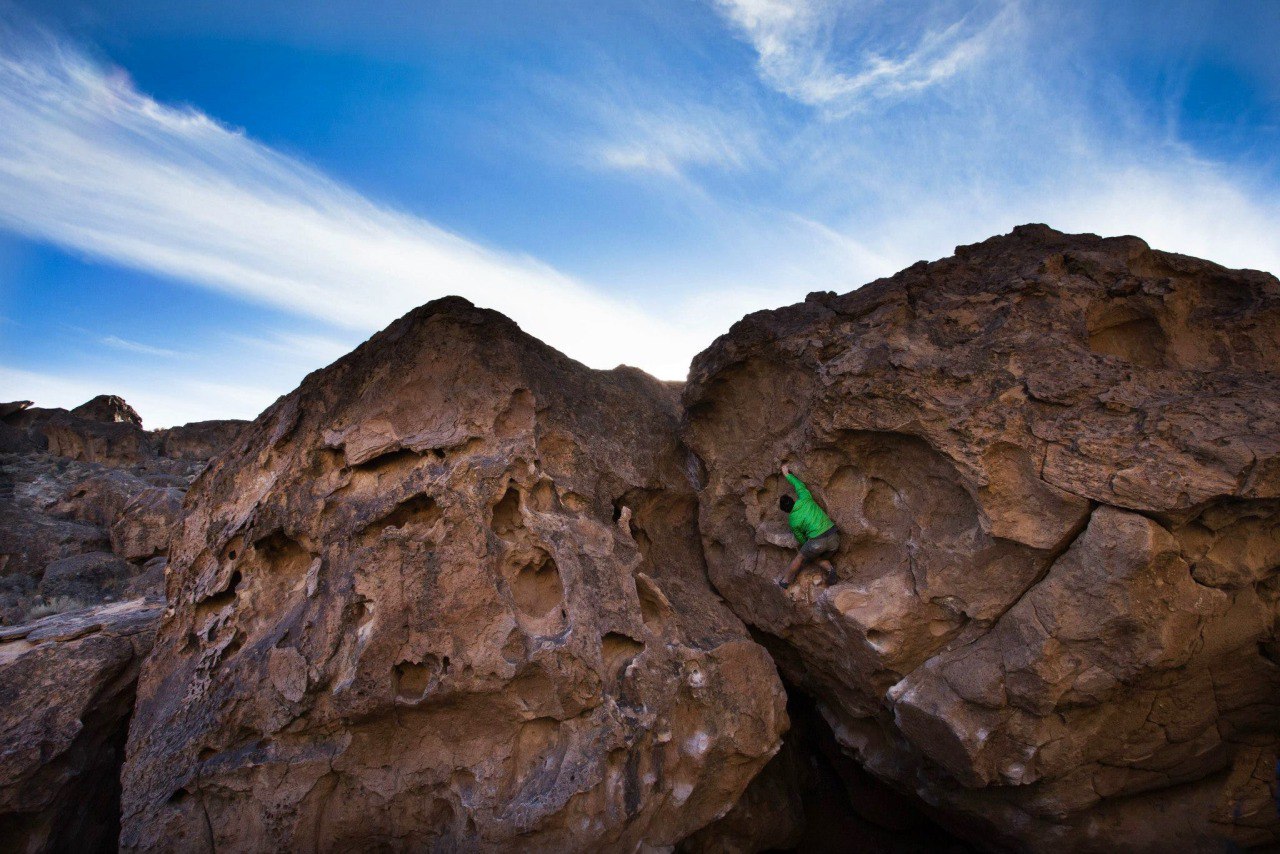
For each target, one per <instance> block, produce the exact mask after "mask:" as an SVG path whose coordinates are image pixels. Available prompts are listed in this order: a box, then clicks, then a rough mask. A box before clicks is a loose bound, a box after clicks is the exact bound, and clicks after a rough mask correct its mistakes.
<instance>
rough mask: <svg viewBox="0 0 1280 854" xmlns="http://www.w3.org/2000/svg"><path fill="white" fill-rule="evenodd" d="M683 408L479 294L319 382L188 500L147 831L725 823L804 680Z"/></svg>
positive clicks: (496, 844)
mask: <svg viewBox="0 0 1280 854" xmlns="http://www.w3.org/2000/svg"><path fill="white" fill-rule="evenodd" d="M679 417H680V415H679V408H678V402H677V400H676V398H675V396H674V394H673V393H672V392H671V390H670V389H668V388H667V387H665V386H664V385H663V384H661V383H659V382H657V381H656V380H654V379H652V378H651V377H648V376H646V375H645V374H643V373H641V372H639V371H636V370H633V369H629V368H619V369H616V370H613V371H593V370H589V369H587V368H585V367H583V366H582V365H580V364H578V363H576V362H573V361H571V360H570V359H568V358H567V357H565V356H563V355H561V354H560V353H558V352H556V351H554V350H552V349H550V348H548V347H546V346H545V345H542V344H541V343H539V342H537V341H535V340H534V339H532V338H530V337H528V336H527V335H525V334H524V333H522V332H520V330H519V329H518V328H517V327H516V326H515V324H513V323H512V322H511V321H509V320H507V319H506V318H504V317H502V316H501V315H498V314H496V313H494V312H490V311H483V310H479V309H476V308H474V307H472V306H471V305H470V304H469V303H467V302H465V301H463V300H460V299H456V298H452V299H447V300H441V301H437V302H435V303H431V304H429V305H427V306H424V307H422V308H420V309H417V310H415V311H413V312H411V313H410V314H409V315H406V316H405V317H404V318H402V319H400V320H399V321H397V322H396V323H394V324H392V326H390V327H389V328H388V329H386V330H384V331H383V332H381V333H379V334H378V335H376V336H374V338H372V339H371V340H370V341H369V342H367V343H366V344H364V345H363V346H361V347H360V348H359V349H357V350H356V351H355V352H354V353H352V354H350V355H348V356H346V357H344V358H343V359H341V360H339V361H338V362H336V363H335V364H334V365H332V366H330V367H329V368H327V369H325V370H323V371H320V372H317V373H315V374H312V375H311V376H309V377H308V378H307V379H306V381H304V383H303V384H302V386H301V387H300V388H299V389H298V390H297V391H295V392H293V393H292V394H290V395H288V396H286V397H284V398H282V399H281V400H280V401H278V402H277V403H276V404H275V405H274V406H272V407H271V408H270V409H269V410H267V412H265V413H263V415H262V416H261V417H260V418H259V419H258V420H257V421H256V422H255V423H254V424H253V425H252V426H251V427H250V428H249V429H247V430H246V431H244V432H242V433H241V435H240V437H239V438H238V439H237V440H236V442H235V444H234V445H233V447H232V448H231V449H229V450H228V451H227V452H226V453H224V454H223V455H221V456H220V457H218V458H217V459H215V461H214V462H213V463H212V464H211V465H210V467H209V469H208V470H206V472H205V473H204V474H203V475H202V477H201V478H200V479H199V480H198V481H197V482H196V484H195V485H194V486H193V488H192V491H191V493H190V495H189V497H188V507H189V515H188V516H187V518H186V520H185V522H184V526H183V532H182V535H181V536H180V537H179V538H178V539H177V540H176V541H175V544H174V546H173V548H172V550H171V553H170V554H171V560H172V563H171V570H172V572H171V575H170V576H169V584H168V591H167V592H168V598H169V601H170V604H171V612H170V613H169V614H168V615H167V617H166V618H165V620H164V621H163V623H162V626H161V629H160V632H159V636H158V640H157V645H156V648H155V651H154V653H153V655H152V656H151V658H150V659H149V660H148V662H147V665H146V667H145V668H144V673H143V676H142V679H141V682H140V686H139V702H138V708H137V713H136V716H135V719H134V723H133V725H132V728H131V733H130V741H129V761H128V763H127V765H126V769H125V772H124V789H125V794H124V816H123V832H122V836H121V841H122V845H123V847H124V848H125V849H127V850H175V849H180V850H207V851H212V850H213V849H214V848H215V847H216V848H219V849H222V848H227V849H230V850H239V851H269V850H270V851H274V850H285V849H289V850H296V849H306V850H317V849H318V850H348V849H362V850H364V849H377V850H410V849H412V850H427V849H430V850H440V851H454V850H466V851H474V850H494V851H497V850H513V849H515V848H518V849H520V850H525V851H599V850H620V851H621V850H626V851H633V850H637V847H642V846H646V845H647V846H651V847H657V848H662V847H669V846H671V845H673V844H675V843H676V842H677V841H679V840H680V839H682V838H684V837H686V836H688V835H690V834H691V833H693V832H694V831H696V830H697V829H698V828H700V827H702V826H704V825H706V824H708V823H709V822H711V821H712V820H714V819H715V818H716V817H717V816H719V815H721V814H723V813H725V812H727V811H728V810H729V809H730V808H731V807H732V806H733V804H734V803H735V802H736V801H737V799H738V797H739V795H740V794H741V793H742V791H743V789H744V788H745V787H746V786H747V784H748V782H749V781H750V780H751V778H752V777H753V776H754V775H755V774H756V772H757V771H759V770H760V768H762V767H763V766H764V765H765V764H766V762H767V761H768V760H769V758H770V757H771V756H772V755H773V753H774V752H775V751H776V750H777V749H778V747H779V744H780V737H779V736H780V733H781V732H782V730H783V729H784V728H785V726H786V714H785V706H784V694H783V691H782V688H781V685H780V682H779V681H778V678H777V675H776V671H775V670H774V666H773V664H772V662H771V661H770V659H769V657H768V655H767V654H766V653H765V651H764V650H763V648H761V647H760V646H759V645H757V644H756V643H754V642H752V641H751V640H750V639H749V638H748V636H747V633H746V631H745V629H744V627H743V625H742V624H741V623H740V622H739V621H738V620H737V618H735V617H734V616H733V615H732V613H730V612H729V610H728V609H727V608H725V607H724V605H723V603H722V602H721V601H720V600H719V598H718V597H717V596H716V595H715V594H714V593H713V592H712V591H711V589H710V587H709V586H708V584H707V581H706V577H705V567H704V564H703V560H702V555H701V550H700V545H699V541H698V534H697V528H696V500H695V497H694V493H693V488H692V485H691V482H690V477H691V472H692V471H693V468H694V465H693V461H692V459H691V458H690V457H689V456H688V453H687V452H686V451H685V449H684V448H683V446H682V445H681V444H680V441H679V438H678V425H679Z"/></svg>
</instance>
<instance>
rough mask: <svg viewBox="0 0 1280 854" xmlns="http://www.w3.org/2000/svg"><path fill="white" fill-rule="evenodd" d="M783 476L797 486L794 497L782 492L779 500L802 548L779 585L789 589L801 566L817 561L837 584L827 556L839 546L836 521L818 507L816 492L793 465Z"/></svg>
mask: <svg viewBox="0 0 1280 854" xmlns="http://www.w3.org/2000/svg"><path fill="white" fill-rule="evenodd" d="M782 475H783V477H785V478H786V479H787V481H788V482H789V483H790V484H791V485H792V486H794V487H795V488H796V497H795V499H794V500H793V499H792V498H791V496H790V495H783V496H782V497H781V498H779V499H778V506H779V507H781V508H782V512H783V513H786V514H787V524H788V525H790V526H791V533H793V534H795V535H796V542H797V543H799V545H800V551H799V552H798V553H797V554H796V557H795V560H793V561H791V566H789V567H787V575H786V577H785V578H782V579H779V581H778V586H779V587H781V588H782V589H783V590H786V589H787V588H788V587H790V586H791V585H792V584H794V583H795V580H796V576H797V575H799V574H800V569H801V567H803V566H804V565H805V564H806V563H811V562H816V563H817V564H818V566H820V567H822V569H823V570H824V571H825V572H826V579H827V584H828V585H831V584H835V583H836V581H837V578H836V568H835V567H834V566H832V565H831V561H830V560H828V559H827V556H828V555H833V554H835V553H836V550H837V549H839V548H840V532H839V531H837V530H836V523H835V522H832V521H831V517H830V516H828V515H827V514H826V512H825V511H823V509H822V508H821V507H819V506H818V502H816V501H814V500H813V494H812V493H811V492H809V490H808V488H807V487H805V485H804V484H803V483H801V482H800V478H798V477H796V476H795V475H793V474H792V473H791V469H790V468H788V467H787V466H785V465H784V466H783V467H782Z"/></svg>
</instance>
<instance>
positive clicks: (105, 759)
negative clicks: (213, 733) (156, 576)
mask: <svg viewBox="0 0 1280 854" xmlns="http://www.w3.org/2000/svg"><path fill="white" fill-rule="evenodd" d="M162 609H163V605H162V604H160V603H159V602H158V601H157V602H148V601H145V600H136V601H132V602H124V603H119V604H115V605H108V606H104V607H100V608H94V609H90V610H87V611H80V612H77V613H73V614H59V615H57V616H52V617H46V618H45V619H42V620H38V621H36V622H34V623H30V624H28V625H23V626H16V627H9V628H0V850H3V851H13V852H38V851H87V852H97V851H114V850H115V846H116V837H117V835H118V833H119V826H120V820H119V816H120V782H119V781H120V765H121V763H122V762H123V761H124V745H125V737H126V735H127V733H128V726H129V716H130V714H131V713H132V711H133V698H134V689H135V686H136V684H137V677H138V669H139V667H140V665H141V663H142V659H143V657H144V656H146V654H147V650H148V649H149V648H150V646H151V640H152V637H153V636H154V633H155V625H156V622H157V621H158V620H159V618H160V612H161V610H162Z"/></svg>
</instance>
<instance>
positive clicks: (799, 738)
mask: <svg viewBox="0 0 1280 854" xmlns="http://www.w3.org/2000/svg"><path fill="white" fill-rule="evenodd" d="M784 684H785V687H786V690H787V716H788V717H789V718H790V719H791V729H790V730H789V731H788V732H787V734H786V735H785V736H784V737H783V745H782V749H781V750H780V751H778V753H777V755H775V756H774V758H773V759H772V760H770V762H769V764H768V765H766V766H765V768H764V770H763V771H761V772H760V774H759V775H757V777H756V779H755V780H753V781H752V783H751V785H750V786H748V788H747V791H746V792H745V793H744V794H743V797H744V798H745V799H747V802H748V803H751V802H752V800H751V799H752V798H753V796H754V797H755V798H757V799H760V800H762V801H767V802H769V803H776V802H777V800H778V792H779V791H789V792H791V793H792V796H793V797H794V798H796V799H797V800H798V807H799V809H798V810H797V809H795V808H794V806H793V808H792V809H791V810H790V812H791V816H790V819H791V822H792V827H791V833H790V834H789V837H790V838H789V839H788V840H787V844H786V845H785V846H783V847H780V848H778V849H775V850H779V851H796V852H811V851H831V852H834V851H880V852H890V854H905V852H920V851H930V852H948V854H962V852H963V853H964V854H967V852H974V851H976V850H977V849H976V848H974V847H972V846H970V845H969V844H967V843H966V842H964V841H963V840H961V839H959V838H957V837H956V836H955V835H953V834H952V833H950V832H949V831H948V830H946V829H945V828H944V827H942V826H941V825H940V824H938V823H937V822H936V821H935V820H934V819H933V818H932V817H931V816H930V815H929V814H928V813H927V812H926V808H925V807H924V805H922V804H921V803H919V802H918V801H916V800H915V799H913V798H911V797H909V796H907V795H904V794H901V793H899V792H898V791H896V790H895V789H893V788H891V787H890V786H889V785H887V784H886V783H884V782H882V781H880V780H879V779H878V778H876V777H875V776H873V775H872V774H871V773H870V772H869V771H867V770H866V769H864V768H863V767H862V766H861V765H859V764H858V762H857V761H856V760H855V759H853V758H852V757H851V756H849V755H848V754H846V753H845V752H844V750H843V749H842V748H841V747H840V744H839V742H837V741H836V737H835V734H834V733H833V732H832V731H831V727H830V726H829V725H828V724H827V722H826V720H825V719H824V718H823V716H822V713H821V712H820V711H819V710H818V706H817V704H816V703H815V702H814V700H813V699H812V698H811V697H810V696H808V695H807V694H806V693H805V692H803V691H802V690H800V689H798V688H797V687H796V686H794V685H792V684H789V683H784ZM793 804H794V801H793ZM708 830H709V831H711V830H714V825H713V826H712V827H711V828H709V829H708Z"/></svg>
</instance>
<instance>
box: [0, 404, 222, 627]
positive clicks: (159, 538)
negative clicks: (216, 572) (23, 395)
mask: <svg viewBox="0 0 1280 854" xmlns="http://www.w3.org/2000/svg"><path fill="white" fill-rule="evenodd" d="M244 424H245V422H243V421H204V422H195V423H192V424H186V425H184V426H181V427H172V428H168V429H164V430H155V431H146V430H143V429H142V419H141V417H139V415H138V413H137V412H136V411H135V410H134V409H133V407H131V406H129V404H128V403H126V402H125V401H124V400H123V399H121V398H119V397H116V396H113V395H100V396H98V397H95V398H94V399H93V400H90V401H88V402H87V403H84V404H82V405H81V406H77V407H76V408H75V409H72V410H70V411H68V410H64V409H40V408H33V407H32V406H31V402H30V401H15V402H12V403H5V404H0V624H6V623H7V624H13V623H17V622H21V621H23V620H24V619H31V618H32V617H35V616H39V615H41V614H44V613H47V612H51V611H66V610H70V609H74V608H78V607H85V606H87V605H94V604H99V603H102V602H108V601H119V600H121V599H123V598H128V597H130V596H141V595H144V594H146V593H151V592H159V590H160V588H161V585H162V581H163V570H164V560H165V553H166V552H167V550H168V545H169V538H170V537H171V535H172V533H173V531H174V529H175V527H176V525H177V524H178V521H179V519H180V518H181V514H182V500H183V496H184V495H185V493H186V490H187V487H188V486H189V485H190V483H191V481H192V480H194V479H195V477H196V475H197V474H199V472H200V471H201V470H202V469H203V468H204V466H205V464H206V462H207V461H208V460H209V458H210V457H212V456H213V455H214V454H216V453H218V452H219V451H220V450H221V449H222V448H224V447H225V446H226V445H227V444H229V443H230V441H231V439H232V438H233V437H234V436H235V434H236V432H237V431H238V430H239V429H241V428H242V427H243V426H244Z"/></svg>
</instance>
